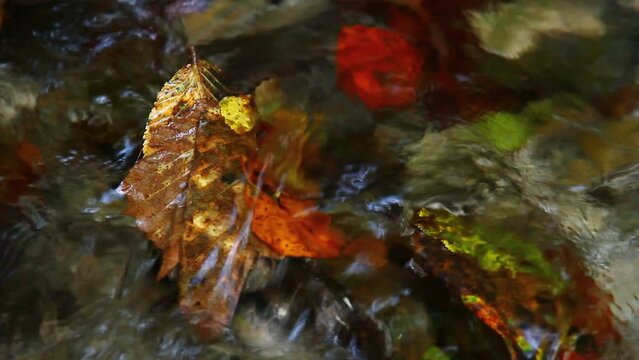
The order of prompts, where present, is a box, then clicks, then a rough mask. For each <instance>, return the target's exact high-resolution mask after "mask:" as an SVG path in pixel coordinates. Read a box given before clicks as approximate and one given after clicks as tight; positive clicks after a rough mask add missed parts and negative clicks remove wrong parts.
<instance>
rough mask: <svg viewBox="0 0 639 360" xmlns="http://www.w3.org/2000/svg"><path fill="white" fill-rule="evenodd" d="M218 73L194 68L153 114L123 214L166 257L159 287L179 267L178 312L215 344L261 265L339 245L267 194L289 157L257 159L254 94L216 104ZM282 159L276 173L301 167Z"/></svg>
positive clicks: (306, 214)
mask: <svg viewBox="0 0 639 360" xmlns="http://www.w3.org/2000/svg"><path fill="white" fill-rule="evenodd" d="M218 72H219V69H218V68H216V67H215V66H213V65H212V64H210V63H208V62H206V61H202V60H194V61H193V63H192V64H190V65H187V66H185V67H184V68H182V69H180V70H179V71H178V72H177V73H176V74H175V75H174V76H173V78H172V79H171V80H170V81H169V82H167V83H166V84H165V85H164V87H163V88H162V90H161V91H160V93H159V94H158V98H157V100H156V102H155V105H154V108H153V109H152V110H151V114H150V115H149V120H148V123H147V126H146V131H145V134H144V147H143V153H144V157H143V158H142V159H141V160H140V161H138V163H137V164H136V165H135V166H134V167H133V169H132V170H131V172H130V173H129V175H128V176H127V178H126V179H125V180H124V182H123V186H122V189H123V191H124V192H126V194H127V197H128V200H129V202H128V207H127V209H126V213H127V214H128V215H131V216H134V217H135V218H136V219H137V225H138V227H140V229H142V230H143V231H145V232H146V234H147V235H148V237H149V238H150V239H151V240H152V241H153V242H154V243H155V245H156V246H157V247H158V248H159V249H161V250H162V252H163V260H162V265H161V268H160V271H159V273H158V278H162V277H164V276H166V275H167V274H169V273H170V272H171V271H172V270H173V269H175V268H176V267H179V276H178V281H179V288H180V305H181V307H182V308H183V309H184V310H185V311H186V312H187V313H189V314H191V315H194V316H195V317H196V323H197V324H198V325H199V326H200V327H202V328H204V329H205V330H206V333H207V334H209V335H213V336H215V335H217V334H218V333H219V332H220V331H221V330H222V329H223V328H224V327H225V326H226V325H228V323H229V321H230V320H231V318H232V316H233V313H234V310H235V306H236V304H237V301H238V298H239V295H240V292H241V290H242V286H243V284H244V280H245V277H246V275H247V274H248V272H249V271H250V270H251V268H252V266H253V263H254V261H255V259H256V258H257V257H259V256H269V257H277V256H278V255H277V254H276V253H275V252H273V251H272V250H275V251H276V252H277V253H279V254H280V255H284V256H306V257H332V256H336V255H338V254H339V253H340V250H341V246H342V238H341V234H340V233H339V232H337V231H336V230H333V229H331V228H330V217H329V216H327V215H323V214H320V213H318V212H317V211H316V210H314V204H313V202H312V201H302V200H296V199H293V198H290V197H288V196H281V197H280V198H279V200H278V201H277V202H276V201H275V200H273V199H272V198H271V197H270V195H269V194H266V193H265V192H264V191H266V190H267V189H269V187H268V186H266V185H265V184H271V183H273V181H269V180H266V178H267V177H268V176H269V174H270V173H271V171H270V170H271V167H272V169H273V170H274V171H273V172H272V173H273V175H275V176H280V175H281V173H283V172H285V171H284V170H282V169H280V168H281V166H278V164H273V163H272V159H273V158H277V159H278V160H282V158H281V156H278V155H277V154H276V156H272V155H271V156H267V158H268V159H270V160H268V161H267V160H265V159H263V158H260V157H259V156H256V155H255V152H256V147H257V143H256V140H255V132H254V131H253V130H254V128H255V125H256V123H257V119H258V117H259V115H258V112H257V110H256V109H255V107H254V106H253V105H252V99H251V97H250V96H248V95H241V96H227V97H225V98H222V99H219V100H218V96H217V93H218V88H222V85H221V84H220V83H219V81H218V80H217V78H216V74H217V73H218ZM302 125H303V126H306V123H303V124H302ZM303 139H305V138H304V137H303ZM302 144H303V140H302ZM265 150H266V151H267V152H274V153H276V152H277V151H276V149H275V148H272V147H268V146H267V147H266V149H265ZM280 152H281V150H280ZM295 158H297V157H295ZM283 159H284V160H282V161H283V162H282V164H279V165H284V166H289V165H291V166H294V167H295V166H297V165H299V164H298V162H296V161H292V162H290V161H286V160H285V159H286V157H284V158H283ZM261 160H264V161H261ZM256 169H258V171H257V174H255V170H256ZM294 171H297V169H294ZM253 175H257V176H256V179H254V178H253ZM249 183H251V184H254V185H255V186H248V185H247V184H249ZM263 187H264V189H263ZM260 240H261V241H260ZM264 244H266V245H268V246H265V245H264Z"/></svg>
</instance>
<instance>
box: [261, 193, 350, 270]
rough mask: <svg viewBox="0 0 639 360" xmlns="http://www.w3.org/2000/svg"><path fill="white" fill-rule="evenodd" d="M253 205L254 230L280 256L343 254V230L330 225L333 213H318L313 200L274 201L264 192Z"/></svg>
mask: <svg viewBox="0 0 639 360" xmlns="http://www.w3.org/2000/svg"><path fill="white" fill-rule="evenodd" d="M249 199H251V198H250V197H249ZM253 205H254V209H253V211H254V219H253V232H254V233H255V235H257V237H259V238H260V240H262V241H263V242H264V243H266V244H267V245H268V246H269V247H271V248H272V249H274V250H275V251H277V252H278V253H279V254H280V255H284V256H298V257H313V258H327V257H335V256H337V255H339V254H340V250H341V247H342V245H343V239H342V236H341V233H339V232H338V231H337V230H334V229H332V228H331V226H330V221H331V218H330V216H329V215H326V214H322V213H320V212H318V211H317V209H316V206H315V203H314V201H312V200H298V199H295V198H291V197H287V196H280V197H279V198H278V199H277V200H275V199H273V198H271V197H269V196H268V195H266V194H264V193H263V194H261V195H260V196H259V197H258V198H257V199H255V201H254V204H253Z"/></svg>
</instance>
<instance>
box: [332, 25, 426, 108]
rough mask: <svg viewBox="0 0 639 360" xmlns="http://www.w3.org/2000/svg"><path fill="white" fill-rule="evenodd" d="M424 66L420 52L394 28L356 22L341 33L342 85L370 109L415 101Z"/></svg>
mask: <svg viewBox="0 0 639 360" xmlns="http://www.w3.org/2000/svg"><path fill="white" fill-rule="evenodd" d="M422 69H423V57H422V55H421V54H420V52H419V51H418V50H417V49H415V48H414V47H413V46H411V45H410V44H409V43H408V41H406V39H405V38H404V37H403V36H402V35H401V34H399V33H397V32H395V31H392V30H387V29H381V28H375V27H367V26H363V25H354V26H348V27H344V28H342V31H341V32H340V34H339V39H338V45H337V75H338V78H339V84H340V86H341V88H342V89H343V90H344V91H346V92H347V93H349V94H351V95H355V96H357V97H358V98H359V99H360V100H362V101H363V102H364V103H365V104H366V105H367V106H368V107H369V108H371V109H374V110H379V109H382V108H385V107H401V106H406V105H410V104H411V103H413V102H414V101H415V100H416V98H417V91H418V86H419V82H420V79H421V76H422Z"/></svg>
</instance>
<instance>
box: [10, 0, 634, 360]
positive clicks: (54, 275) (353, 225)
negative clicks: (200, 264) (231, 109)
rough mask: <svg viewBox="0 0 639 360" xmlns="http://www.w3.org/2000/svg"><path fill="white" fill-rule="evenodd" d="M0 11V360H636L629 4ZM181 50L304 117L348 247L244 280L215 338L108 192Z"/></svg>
mask: <svg viewBox="0 0 639 360" xmlns="http://www.w3.org/2000/svg"><path fill="white" fill-rule="evenodd" d="M211 4H213V5H211ZM207 6H217V8H215V11H213V12H210V11H209V13H205V15H201V16H203V19H204V20H203V19H202V18H193V17H192V16H193V15H188V14H187V15H184V13H191V12H193V11H196V10H197V11H200V10H202V9H205V8H207ZM1 7H4V12H0V19H1V21H0V24H1V26H2V27H1V28H0V151H1V154H2V155H0V359H43V360H44V359H46V360H58V359H59V360H65V359H118V360H124V359H133V360H142V359H267V358H276V359H420V360H443V359H510V358H521V359H533V358H534V359H562V360H564V359H570V360H578V359H626V358H627V359H638V358H639V243H638V242H637V238H638V236H639V216H638V215H639V202H637V200H636V196H637V195H638V193H637V192H638V191H639V186H637V179H638V177H639V112H638V109H639V85H638V84H637V79H638V77H637V75H638V74H637V65H639V62H638V57H637V49H639V47H637V44H636V41H637V38H638V37H637V35H639V27H638V26H637V24H639V12H638V11H639V4H637V2H636V1H632V0H627V1H622V0H619V1H613V0H610V1H605V0H579V1H571V0H565V1H564V0H562V1H557V2H548V1H542V0H539V1H535V0H515V1H508V2H505V3H500V2H490V1H479V0H454V1H447V2H438V1H435V0H428V1H427V0H424V1H365V0H359V1H358V0H352V1H328V0H326V1H324V0H308V1H293V0H284V1H255V0H238V1H231V0H229V1H226V0H213V1H210V2H207V1H204V0H201V1H197V0H195V1H183V0H182V1H180V0H178V1H175V2H168V1H151V0H148V1H147V0H119V1H116V0H99V1H97V0H96V1H94V0H84V1H72V0H59V1H48V0H7V1H2V0H0V8H1ZM209 9H211V8H209ZM357 26H361V27H357ZM371 29H372V30H371ZM375 29H377V30H375ZM380 29H382V30H383V31H385V32H381V31H382V30H380ZM348 31H351V32H350V33H349V32H348ZM386 32H387V33H389V34H387V33H386ZM349 34H351V35H349ZM352 34H355V35H352ZM349 36H351V37H350V38H349ZM385 36H386V37H385ZM380 38H383V39H382V40H380ZM393 39H395V40H393ZM189 42H191V43H193V42H195V43H197V44H198V52H199V55H200V57H201V58H203V59H207V60H209V61H211V62H213V63H215V64H217V65H218V66H220V68H222V69H223V70H224V74H223V81H224V83H225V84H228V86H229V87H232V88H233V89H237V91H239V92H244V93H250V92H253V91H254V90H255V88H256V87H257V86H258V84H260V83H261V82H262V81H263V80H266V79H278V82H279V86H280V88H281V90H280V91H281V92H282V93H283V94H284V95H283V96H284V97H285V98H286V104H287V106H289V107H290V109H293V110H295V111H298V112H301V113H303V114H306V115H307V117H308V119H309V121H310V125H309V129H310V130H309V134H310V135H309V140H308V141H309V144H310V145H312V146H314V148H313V149H312V151H309V153H310V154H312V156H309V158H308V159H305V161H304V162H303V164H302V167H303V169H304V171H305V173H306V174H307V176H308V177H309V178H311V179H312V180H313V181H314V182H315V183H317V184H319V188H320V192H319V193H320V196H319V198H318V199H317V200H318V206H319V209H320V210H321V211H323V212H325V213H326V214H330V215H331V216H332V225H333V226H334V227H335V228H336V229H339V230H340V231H341V232H342V233H343V234H344V238H345V241H346V245H345V249H344V250H343V255H342V256H339V257H337V258H332V259H304V258H287V259H283V260H279V261H275V260H261V261H259V262H258V263H257V264H256V266H255V268H254V269H253V271H252V273H251V275H250V277H249V280H248V282H247V284H246V286H245V289H244V291H243V295H242V298H241V299H240V303H239V305H238V308H237V309H236V313H235V318H234V320H233V322H232V324H231V325H230V326H229V331H228V332H227V334H226V335H225V336H224V337H222V338H221V339H217V340H210V339H203V338H201V337H200V336H199V334H198V333H197V332H196V330H195V329H194V327H193V326H192V325H191V324H190V323H189V320H188V317H187V316H185V315H184V314H183V313H182V312H181V311H180V309H179V308H178V297H179V294H178V290H177V285H176V283H175V282H174V281H173V280H171V279H164V280H161V281H156V279H155V274H156V272H157V271H158V268H159V265H160V259H161V253H160V252H159V251H158V250H156V249H155V248H154V246H153V244H152V243H151V242H149V241H148V240H147V238H146V237H145V235H144V234H143V233H142V232H141V231H140V230H138V229H137V227H136V225H135V221H134V219H132V218H130V217H128V216H124V215H123V214H122V211H123V209H124V207H125V204H126V200H125V198H124V197H123V195H122V194H121V193H120V192H119V191H118V186H119V185H120V183H121V181H122V180H123V179H124V177H125V176H126V175H127V173H128V171H129V169H130V168H131V167H132V166H133V164H134V163H135V162H136V160H138V158H139V156H140V153H141V148H142V141H143V139H142V134H143V132H144V126H145V124H146V120H147V116H148V114H149V111H150V109H151V107H152V106H153V101H154V100H155V97H156V94H157V92H158V91H159V89H160V88H161V86H162V84H163V83H164V82H165V81H167V80H168V79H169V78H171V76H172V75H173V74H174V73H175V71H177V69H179V68H180V67H182V66H183V65H185V64H187V63H188V62H189V55H188V51H187V44H188V43H189ZM349 46H350V47H349ZM369 67H372V68H375V69H376V71H377V72H376V73H374V75H372V76H370V77H366V76H368V75H370V74H368V71H369V70H368V69H369ZM409 68H410V69H409ZM409 70H410V71H409ZM380 84H381V85H380ZM282 147H283V148H282V149H280V151H284V152H286V151H289V150H287V148H285V144H284V143H283V144H282ZM504 329H506V330H504Z"/></svg>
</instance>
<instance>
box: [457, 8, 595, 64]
mask: <svg viewBox="0 0 639 360" xmlns="http://www.w3.org/2000/svg"><path fill="white" fill-rule="evenodd" d="M602 8H603V1H600V0H579V1H575V0H561V1H545V0H518V1H515V2H506V3H502V4H499V5H497V6H495V7H494V8H490V9H488V10H485V11H481V12H479V11H473V12H471V13H470V23H471V25H472V27H473V28H474V30H475V33H476V34H477V36H478V37H479V40H480V42H481V45H482V47H483V48H484V49H486V50H487V51H489V52H492V53H494V54H497V55H500V56H503V57H505V58H509V59H515V58H518V57H520V56H521V55H522V54H523V53H524V52H526V51H528V50H529V49H531V48H532V47H533V46H534V45H535V43H536V42H537V40H538V38H539V37H540V36H541V35H542V34H548V33H568V34H576V35H582V36H600V35H603V34H604V33H605V31H606V29H605V25H604V24H603V22H602V21H601V19H600V17H601V13H602Z"/></svg>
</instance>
